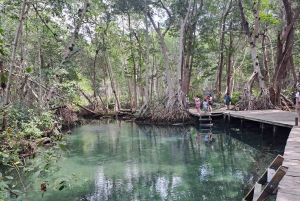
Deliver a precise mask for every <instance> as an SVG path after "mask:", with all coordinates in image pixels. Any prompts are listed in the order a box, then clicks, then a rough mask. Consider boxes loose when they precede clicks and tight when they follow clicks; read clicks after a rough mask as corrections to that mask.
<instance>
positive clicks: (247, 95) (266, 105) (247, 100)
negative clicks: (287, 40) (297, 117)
mask: <svg viewBox="0 0 300 201" xmlns="http://www.w3.org/2000/svg"><path fill="white" fill-rule="evenodd" d="M238 3H239V9H240V13H241V18H242V25H243V28H244V30H245V32H246V35H247V37H248V42H249V44H250V47H251V58H252V64H253V69H254V72H253V74H252V76H251V77H250V79H249V81H248V82H247V84H246V87H245V88H244V93H243V97H242V100H241V101H242V102H243V104H241V105H243V106H244V107H245V108H241V109H242V110H244V109H248V110H251V109H270V108H273V104H272V103H271V101H270V96H269V90H268V89H267V88H266V87H265V83H264V80H263V76H262V74H261V71H260V66H259V60H258V54H257V39H258V37H259V26H260V19H259V15H258V14H259V11H260V4H261V1H260V0H259V1H258V2H257V9H255V8H254V5H251V7H252V12H253V15H254V19H255V25H254V30H253V31H250V28H249V23H248V21H247V20H246V17H245V14H244V7H243V5H242V1H241V0H239V2H238ZM251 3H252V2H251ZM252 36H253V38H252ZM254 78H257V79H258V83H259V87H260V90H261V93H260V94H261V97H260V101H257V102H258V103H259V104H260V105H256V106H255V107H254V106H253V103H252V101H253V100H252V99H251V93H252V92H251V89H252V85H253V83H254Z"/></svg>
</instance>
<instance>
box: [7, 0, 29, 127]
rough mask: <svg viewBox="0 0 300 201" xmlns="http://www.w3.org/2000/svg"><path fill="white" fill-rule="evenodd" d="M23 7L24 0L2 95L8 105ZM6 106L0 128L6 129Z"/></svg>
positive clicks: (24, 5)
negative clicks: (4, 90) (4, 91)
mask: <svg viewBox="0 0 300 201" xmlns="http://www.w3.org/2000/svg"><path fill="white" fill-rule="evenodd" d="M25 7H26V0H23V2H22V7H21V12H20V15H19V24H18V27H17V30H16V33H15V38H14V42H13V49H12V53H11V58H10V67H9V74H8V77H7V83H6V94H5V97H4V104H5V105H8V104H9V95H10V88H11V79H12V74H13V71H14V69H15V59H16V52H17V47H18V41H19V35H20V32H21V29H22V26H23V20H24V18H23V15H24V11H25ZM7 113H8V111H7V108H6V109H5V111H4V115H3V124H2V130H5V129H6V126H7Z"/></svg>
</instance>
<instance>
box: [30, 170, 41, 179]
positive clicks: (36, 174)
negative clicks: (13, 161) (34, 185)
mask: <svg viewBox="0 0 300 201" xmlns="http://www.w3.org/2000/svg"><path fill="white" fill-rule="evenodd" d="M40 173H41V171H40V170H39V171H37V172H35V173H34V174H33V175H32V176H31V177H30V179H29V181H30V182H31V181H34V180H35V179H36V178H37V177H38V176H39V175H40Z"/></svg>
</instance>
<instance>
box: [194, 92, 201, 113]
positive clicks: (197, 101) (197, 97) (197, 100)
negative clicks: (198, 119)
mask: <svg viewBox="0 0 300 201" xmlns="http://www.w3.org/2000/svg"><path fill="white" fill-rule="evenodd" d="M194 100H195V107H196V109H197V112H198V113H199V114H200V98H199V96H198V95H197V96H196V97H195V98H194Z"/></svg>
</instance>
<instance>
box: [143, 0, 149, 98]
mask: <svg viewBox="0 0 300 201" xmlns="http://www.w3.org/2000/svg"><path fill="white" fill-rule="evenodd" d="M147 7H148V5H147V0H145V8H144V14H145V27H146V80H145V82H146V86H145V99H146V104H148V103H149V33H148V32H149V31H148V18H147Z"/></svg>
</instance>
